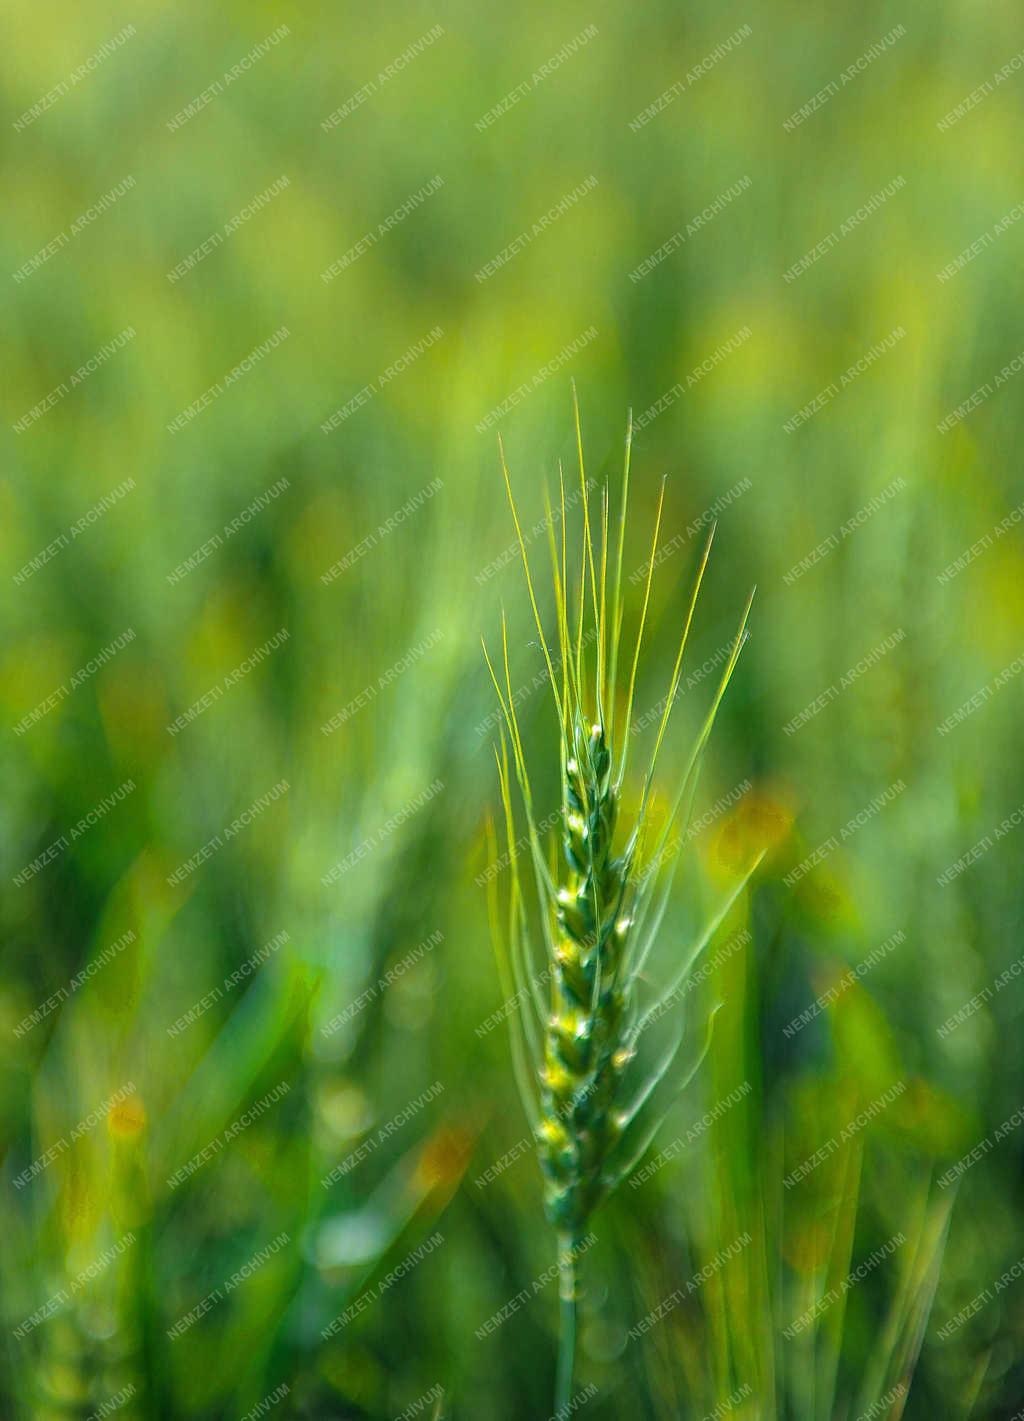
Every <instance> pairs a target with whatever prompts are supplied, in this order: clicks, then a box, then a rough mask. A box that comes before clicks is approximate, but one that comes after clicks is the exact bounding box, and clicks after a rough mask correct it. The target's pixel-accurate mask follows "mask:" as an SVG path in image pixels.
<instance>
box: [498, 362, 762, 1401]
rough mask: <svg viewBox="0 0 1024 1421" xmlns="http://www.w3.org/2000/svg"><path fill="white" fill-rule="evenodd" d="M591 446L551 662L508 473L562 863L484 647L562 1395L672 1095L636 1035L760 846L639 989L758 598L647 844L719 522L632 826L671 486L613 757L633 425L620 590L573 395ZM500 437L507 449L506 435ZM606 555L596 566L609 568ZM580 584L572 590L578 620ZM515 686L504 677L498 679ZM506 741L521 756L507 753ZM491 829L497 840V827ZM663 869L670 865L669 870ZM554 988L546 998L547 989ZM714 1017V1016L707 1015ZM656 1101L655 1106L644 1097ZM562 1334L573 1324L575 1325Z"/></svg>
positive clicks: (559, 577) (558, 566)
mask: <svg viewBox="0 0 1024 1421" xmlns="http://www.w3.org/2000/svg"><path fill="white" fill-rule="evenodd" d="M573 399H574V410H575V416H576V436H577V448H578V452H579V477H580V502H581V503H582V520H583V553H582V557H581V559H580V563H581V566H580V570H579V575H578V580H577V577H576V575H575V574H573V587H572V593H571V594H570V587H569V580H568V579H569V570H568V567H567V552H566V493H565V481H564V478H563V476H562V473H561V470H560V471H559V483H560V493H561V509H560V514H561V519H560V521H561V541H560V546H559V543H558V540H557V539H556V536H555V533H554V523H555V518H554V515H553V513H552V510H551V508H550V504H549V505H548V518H547V526H548V530H549V544H550V556H551V566H552V580H553V585H554V599H555V611H556V616H557V625H558V638H557V643H556V646H557V657H558V664H557V665H556V661H555V659H554V658H553V656H552V651H551V646H550V644H549V641H548V638H547V637H546V635H545V632H544V627H543V622H542V618H541V613H540V608H539V606H538V602H537V595H536V589H535V583H534V578H533V574H532V572H531V568H530V561H529V556H528V553H527V548H526V541H525V539H524V537H523V533H522V528H521V526H520V522H519V516H518V513H517V510H516V505H515V500H514V498H513V495H512V488H511V483H510V480H509V474H508V469H507V466H506V463H505V456H504V450H503V449H502V450H501V465H502V473H503V476H504V480H505V486H506V490H507V492H508V498H509V504H510V506H511V509H512V517H513V521H514V523H515V528H516V534H517V537H518V541H519V547H520V552H521V554H522V560H523V567H524V570H525V573H526V584H527V589H528V593H529V599H530V605H531V608H532V611H533V617H534V621H535V624H536V628H537V632H538V634H539V638H540V645H541V649H542V651H543V655H544V660H545V665H546V670H547V678H548V680H549V682H550V685H551V691H552V695H553V700H554V705H555V711H556V716H557V720H558V729H559V746H560V755H559V763H560V770H561V776H560V778H561V810H560V816H559V817H560V840H561V843H560V850H561V859H562V868H561V870H560V871H559V870H557V869H556V868H555V866H554V863H553V862H552V861H551V860H550V859H549V857H548V856H547V855H546V854H545V846H544V845H543V844H542V842H541V839H540V834H539V831H538V829H537V819H536V815H535V813H534V806H533V796H532V791H531V787H530V778H529V773H528V769H527V765H526V760H525V756H524V753H523V744H522V739H521V736H520V730H519V723H518V717H517V713H516V697H515V696H514V694H513V691H512V682H511V676H510V672H509V657H508V630H507V625H506V623H505V619H504V616H503V617H502V667H501V671H502V676H501V677H499V674H498V672H497V671H496V670H495V666H494V662H493V661H492V660H491V657H490V656H489V654H488V652H487V647H486V644H485V646H484V655H485V657H486V658H487V665H488V668H489V670H490V672H491V677H492V679H493V681H494V686H495V690H496V691H497V694H498V699H499V701H500V703H501V708H502V715H503V720H504V729H503V732H502V736H501V743H500V747H499V748H498V750H497V751H496V757H497V762H498V774H499V780H500V785H501V794H502V803H503V808H504V818H505V829H506V833H507V838H508V859H509V864H510V868H511V872H510V879H511V883H512V887H511V892H510V894H509V905H508V924H507V929H506V930H504V931H503V930H502V929H501V927H500V924H499V918H500V914H499V909H498V902H497V888H496V884H495V881H494V879H493V878H492V880H491V883H490V895H491V898H490V911H491V924H492V934H493V936H494V938H495V944H496V949H497V955H498V965H499V971H500V974H501V979H502V985H503V988H504V989H505V990H506V992H507V993H508V994H509V995H510V996H511V995H513V994H514V995H515V997H516V999H517V1000H518V1001H519V1002H521V1003H523V1006H522V1009H521V1010H520V1011H518V1012H516V1013H515V1014H514V1016H513V1022H512V1049H513V1061H514V1064H515V1069H516V1076H517V1080H518V1083H519V1088H520V1093H521V1095H522V1096H523V1103H524V1106H525V1108H526V1111H527V1114H528V1116H529V1118H530V1121H531V1124H532V1126H533V1129H534V1132H535V1135H536V1138H537V1142H538V1155H539V1160H540V1165H541V1169H542V1172H543V1175H544V1203H545V1212H546V1214H547V1217H548V1219H549V1221H550V1222H551V1223H552V1224H553V1225H554V1227H555V1229H556V1230H557V1233H558V1240H559V1263H560V1296H561V1302H562V1325H563V1334H562V1352H561V1357H560V1374H559V1383H558V1389H557V1396H556V1403H557V1404H559V1405H564V1403H565V1401H566V1400H567V1398H568V1394H569V1387H570V1385H571V1371H572V1346H573V1343H572V1335H573V1330H574V1326H575V1299H576V1266H575V1263H576V1258H577V1256H578V1252H579V1249H580V1245H581V1243H582V1241H583V1239H584V1236H585V1234H586V1232H587V1227H588V1223H589V1220H590V1218H591V1215H592V1214H593V1212H594V1210H595V1209H596V1208H597V1207H598V1205H599V1204H600V1203H601V1201H602V1200H603V1199H604V1198H605V1197H606V1196H607V1195H608V1194H609V1193H611V1192H612V1190H614V1188H615V1187H616V1185H617V1184H618V1183H619V1182H620V1181H621V1180H622V1179H623V1178H624V1177H625V1175H627V1174H628V1173H630V1172H631V1170H632V1169H633V1168H634V1167H635V1165H636V1164H637V1163H638V1161H639V1159H640V1158H641V1157H642V1155H643V1153H644V1152H645V1151H646V1149H647V1147H648V1146H649V1144H650V1142H651V1140H652V1139H653V1135H654V1133H655V1131H656V1130H657V1127H658V1124H660V1119H659V1118H655V1119H654V1120H653V1121H652V1119H651V1118H650V1117H651V1114H652V1112H655V1113H657V1112H660V1115H661V1116H663V1114H664V1109H665V1108H666V1106H665V1103H664V1102H660V1101H656V1100H655V1099H654V1097H655V1093H656V1091H657V1087H658V1086H659V1084H660V1083H661V1082H662V1081H663V1080H666V1081H668V1080H669V1077H670V1072H671V1070H672V1066H673V1064H674V1062H675V1060H676V1058H677V1055H678V1053H679V1050H680V1048H681V1046H682V1043H683V1033H682V1032H681V1031H680V1032H679V1034H678V1035H677V1037H676V1039H675V1041H674V1044H673V1045H672V1046H671V1048H670V1050H669V1051H668V1053H667V1054H666V1055H665V1057H664V1058H663V1060H662V1061H661V1062H660V1064H659V1065H657V1066H656V1067H655V1068H654V1070H653V1071H652V1072H650V1073H649V1074H648V1076H647V1077H646V1079H643V1080H641V1081H640V1082H639V1083H634V1082H633V1080H632V1074H633V1073H632V1072H631V1070H630V1067H631V1065H632V1063H633V1061H634V1059H635V1056H636V1041H637V1038H638V1036H639V1034H640V1032H641V1031H642V1030H643V1028H644V1026H645V1024H646V1022H647V1021H648V1020H649V1019H650V1017H651V1016H653V1015H654V1014H655V1013H656V1012H658V1011H659V1008H661V1006H662V1005H663V1004H664V1003H665V1002H666V1001H667V999H669V998H670V997H672V996H673V994H674V993H678V992H679V989H680V987H681V986H682V984H683V982H684V981H685V978H686V976H687V974H688V973H689V971H690V969H691V968H692V966H693V964H694V962H695V960H696V958H697V956H698V955H699V953H700V952H701V951H702V950H703V948H704V947H705V946H706V944H707V942H708V941H709V940H710V938H711V936H712V934H713V933H714V931H715V930H716V928H717V927H718V925H719V923H720V922H721V921H722V919H723V918H724V917H725V915H726V913H727V912H728V911H729V909H730V907H731V906H732V904H733V903H734V902H735V899H736V897H737V896H738V895H739V893H740V892H741V891H742V889H743V886H744V885H745V883H746V881H747V879H748V878H749V876H750V874H751V873H752V872H753V871H754V869H755V868H756V867H757V863H759V862H760V859H758V860H757V861H756V862H755V863H754V864H752V865H751V866H750V868H749V870H748V871H747V873H746V874H745V875H744V876H743V877H742V878H741V880H740V882H739V883H738V884H737V885H736V886H735V888H734V890H733V891H732V892H731V893H730V894H729V896H728V898H727V900H726V902H725V903H724V905H723V906H722V907H721V908H720V910H719V911H718V912H717V913H716V914H715V916H714V919H713V920H712V922H711V923H710V924H708V925H707V927H706V928H705V930H704V931H703V932H702V933H701V934H700V936H699V938H698V940H697V942H696V943H695V944H694V945H693V946H692V947H691V949H690V951H689V952H688V954H687V955H686V956H685V958H684V960H683V962H682V964H681V965H680V966H678V967H677V970H676V972H675V973H674V974H673V976H672V979H671V981H670V982H669V983H668V985H667V987H666V988H665V989H664V991H663V992H662V994H661V995H660V997H659V998H658V999H657V1000H655V1001H654V1002H653V1003H651V1004H648V1005H642V1004H641V1000H640V991H639V988H640V985H641V973H642V972H643V969H644V966H645V964H646V961H647V958H648V954H649V952H650V950H651V947H652V946H653V944H654V941H655V938H656V936H657V934H658V929H659V927H660V923H661V919H662V916H663V914H664V913H665V911H666V908H667V905H668V901H669V892H670V889H671V881H672V875H673V872H674V867H675V863H676V861H677V855H676V854H675V853H674V852H673V846H672V845H670V836H671V834H672V832H673V829H674V828H675V826H676V825H677V823H678V822H679V820H680V817H681V815H682V818H684V819H686V818H688V816H689V809H690V804H691V802H692V799H693V792H694V789H695V786H696V779H697V774H698V772H699V768H700V762H701V757H702V754H703V751H704V747H705V745H706V743H707V739H708V736H709V735H710V732H711V728H712V725H713V724H714V719H715V715H716V713H717V710H718V707H719V705H720V703H721V700H722V697H723V695H724V694H725V690H726V687H727V686H728V684H729V680H730V678H731V676H732V673H733V670H734V668H735V665H736V660H737V658H738V656H739V653H740V649H741V647H742V646H743V643H744V641H745V639H746V625H747V617H748V615H749V611H750V605H751V601H752V599H753V592H751V594H750V598H748V600H747V604H746V607H745V609H744V612H743V616H742V619H741V622H740V626H739V630H738V632H737V634H736V638H735V641H734V643H733V645H732V648H731V650H730V654H729V656H728V658H727V660H726V664H725V668H724V671H723V674H722V678H721V682H720V684H719V686H718V690H717V693H716V695H715V697H714V700H713V703H712V706H711V709H710V711H709V712H708V714H707V717H706V719H705V721H704V723H703V726H702V728H701V730H700V732H699V734H698V736H697V739H696V741H695V743H694V745H693V747H692V750H691V753H690V756H689V760H688V763H687V766H686V769H685V772H684V774H683V777H682V782H681V784H680V785H679V786H678V788H677V790H676V794H675V798H674V801H673V802H672V805H671V809H670V812H669V813H668V815H667V816H666V818H665V821H664V823H663V824H662V825H661V827H660V829H659V830H658V833H657V835H656V836H655V842H654V846H653V850H652V851H651V852H650V853H646V852H645V845H646V843H647V840H648V838H649V837H650V833H649V831H650V825H649V822H648V815H649V810H650V806H651V795H652V790H653V785H654V774H655V768H656V764H657V760H658V756H659V752H660V750H661V747H662V742H663V740H664V736H665V732H666V729H667V727H668V722H669V716H670V713H671V710H672V705H673V702H674V700H675V697H676V693H677V691H678V688H679V681H680V677H681V674H682V664H683V654H684V651H685V648H686V642H687V638H688V636H689V632H690V626H691V623H692V621H693V615H694V610H695V607H696V604H697V598H698V594H699V591H700V585H701V581H702V578H703V575H704V570H705V568H706V566H707V561H708V556H709V553H710V550H711V541H712V538H713V536H714V527H712V528H711V531H710V533H709V536H708V539H707V542H706V545H705V547H704V550H703V553H702V556H701V559H700V562H699V565H698V569H697V574H696V577H695V579H694V584H693V587H692V590H691V594H690V597H689V602H688V606H687V610H686V615H685V619H684V623H683V631H682V636H681V640H680V645H679V651H678V654H677V656H676V661H675V665H674V668H673V672H672V677H671V682H670V685H669V691H668V695H667V696H666V698H665V701H664V704H663V709H662V712H661V717H660V723H659V726H658V731H657V735H656V738H655V743H654V748H653V752H652V755H651V759H650V762H649V764H648V767H647V769H646V771H645V774H644V776H643V781H642V787H641V794H640V802H639V808H638V810H637V814H636V818H635V820H634V822H633V823H632V824H630V825H628V826H627V825H623V824H622V823H620V822H619V821H620V807H621V804H622V787H623V781H624V777H625V772H626V761H627V748H628V745H629V741H630V725H631V721H632V715H633V701H634V694H635V690H636V677H637V667H638V665H639V661H640V652H641V647H642V644H643V635H644V627H645V624H646V620H647V609H648V605H649V600H650V590H651V579H652V574H653V570H654V566H655V563H656V561H657V549H658V536H659V532H660V527H661V517H662V509H663V505H664V483H662V488H661V495H660V497H659V502H658V513H657V518H656V521H655V528H654V534H653V539H652V544H651V552H650V557H649V559H648V561H647V563H646V574H645V583H644V593H643V601H642V604H641V609H640V617H639V626H638V631H637V636H636V641H635V646H634V651H633V656H632V660H631V665H630V671H629V676H628V680H627V681H626V687H625V689H626V712H625V724H624V726H623V730H622V734H621V737H620V739H621V746H622V749H621V752H620V753H619V755H618V760H617V762H616V754H615V744H616V733H615V725H614V713H615V703H616V692H617V689H618V668H619V648H620V642H621V634H622V627H623V593H622V562H623V549H624V541H625V527H626V510H627V503H628V493H629V462H630V449H631V443H632V422H631V421H630V425H629V428H628V429H627V435H626V455H625V468H624V473H623V487H622V498H621V504H620V513H619V524H618V536H617V547H616V549H615V553H614V573H613V578H614V580H613V587H612V595H611V603H610V606H609V602H608V596H607V583H608V562H609V530H608V522H609V518H608V505H609V499H608V490H607V486H606V487H605V489H604V491H603V494H602V502H601V536H600V548H599V558H598V559H595V537H594V535H593V532H592V529H591V518H590V498H589V492H590V490H589V487H588V484H587V480H586V477H585V474H584V466H583V449H582V437H581V432H580V420H579V406H578V403H577V402H576V399H575V388H574V390H573ZM499 447H500V446H499ZM598 563H599V570H598ZM570 595H572V597H573V599H574V600H575V601H576V603H577V607H576V608H574V610H573V614H572V626H571V627H570V610H569V601H570ZM587 621H590V623H591V628H592V635H591V636H590V637H589V640H591V641H593V643H594V645H595V653H594V657H593V660H594V663H595V664H594V680H593V684H592V686H591V684H590V682H589V673H588V672H587V669H586V662H585V657H584V646H585V643H586V641H587V640H588V637H587V634H586V633H585V630H584V628H585V623H586V622H587ZM502 682H504V684H502ZM510 752H511V763H510ZM513 778H514V779H515V781H516V783H517V784H518V787H519V790H520V792H521V797H522V800H523V806H524V809H525V812H526V817H527V842H528V845H529V854H528V857H529V859H530V861H531V863H532V868H533V877H534V879H535V883H536V889H537V893H538V897H539V905H540V922H541V925H542V928H543V932H544V938H545V947H546V958H547V962H546V966H544V967H543V968H540V967H539V966H538V964H537V961H536V957H535V954H534V952H533V951H532V950H531V946H530V941H529V932H528V928H527V917H526V912H525V905H524V902H523V875H522V874H521V873H520V870H519V853H518V848H517V842H519V841H517V838H516V830H515V814H514V810H513V805H512V781H513ZM491 842H492V844H493V843H494V836H493V832H492V834H491ZM663 870H664V871H663ZM545 985H546V986H547V988H548V990H547V993H546V995H545V993H544V992H542V990H541V988H542V986H545ZM712 1016H713V1014H712ZM710 1025H711V1022H710V1020H709V1022H708V1031H707V1033H705V1039H704V1045H703V1049H702V1050H701V1051H699V1053H698V1055H697V1057H696V1059H695V1060H694V1061H693V1062H692V1063H691V1066H690V1069H689V1070H688V1071H686V1072H685V1073H683V1075H682V1079H681V1080H679V1079H677V1080H675V1081H670V1083H669V1089H670V1090H671V1091H672V1095H673V1097H674V1095H675V1094H676V1093H678V1091H679V1090H680V1089H682V1087H683V1086H685V1084H686V1083H687V1082H688V1081H689V1080H690V1079H692V1076H693V1073H694V1071H695V1070H696V1069H697V1067H698V1066H699V1064H700V1060H701V1059H702V1058H703V1054H704V1051H706V1049H707V1044H708V1042H709V1040H710ZM648 1106H649V1108H648V1109H645V1107H648ZM567 1334H568V1336H567Z"/></svg>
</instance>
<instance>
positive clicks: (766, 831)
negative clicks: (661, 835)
mask: <svg viewBox="0 0 1024 1421" xmlns="http://www.w3.org/2000/svg"><path fill="white" fill-rule="evenodd" d="M792 827H793V812H792V810H791V808H790V806H789V803H788V802H787V797H786V795H785V792H784V791H782V790H775V789H753V790H751V791H750V793H749V794H746V795H744V797H743V799H741V800H740V802H739V804H738V805H737V806H736V808H735V809H734V810H733V812H732V813H731V814H729V815H727V816H726V818H725V819H724V820H723V821H722V823H721V825H720V826H719V827H718V828H717V829H716V831H715V834H714V838H713V839H712V841H711V847H710V850H709V858H710V861H711V866H712V868H713V869H714V870H716V871H717V872H719V873H721V874H722V876H723V877H727V878H734V877H735V876H736V875H737V874H739V873H744V872H746V870H747V869H748V868H749V867H750V864H751V862H752V860H754V859H755V858H757V856H758V854H760V853H762V852H767V853H769V854H770V853H773V852H774V850H775V849H777V848H778V847H779V845H780V844H781V843H782V842H783V841H784V840H785V839H786V838H787V836H788V834H789V831H790V829H791V828H792Z"/></svg>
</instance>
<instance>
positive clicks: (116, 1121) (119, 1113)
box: [107, 1095, 146, 1140]
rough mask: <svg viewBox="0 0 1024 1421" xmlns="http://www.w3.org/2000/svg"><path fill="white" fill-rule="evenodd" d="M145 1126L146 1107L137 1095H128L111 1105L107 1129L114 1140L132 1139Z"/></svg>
mask: <svg viewBox="0 0 1024 1421" xmlns="http://www.w3.org/2000/svg"><path fill="white" fill-rule="evenodd" d="M145 1128H146V1107H145V1106H144V1105H143V1103H142V1100H141V1099H140V1097H139V1096H138V1095H130V1096H129V1097H128V1099H127V1100H122V1101H119V1102H118V1103H117V1105H115V1106H113V1108H112V1109H111V1111H110V1113H109V1114H108V1116H107V1129H108V1130H109V1132H110V1134H111V1136H112V1137H113V1139H115V1140H134V1139H137V1137H138V1136H139V1135H141V1134H142V1132H143V1130H144V1129H145Z"/></svg>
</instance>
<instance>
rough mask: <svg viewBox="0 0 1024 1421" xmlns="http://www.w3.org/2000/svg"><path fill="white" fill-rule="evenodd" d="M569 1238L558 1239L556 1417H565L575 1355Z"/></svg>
mask: <svg viewBox="0 0 1024 1421" xmlns="http://www.w3.org/2000/svg"><path fill="white" fill-rule="evenodd" d="M575 1242H576V1241H575V1239H574V1238H573V1236H572V1235H571V1234H566V1233H560V1234H559V1235H558V1298H559V1329H558V1378H557V1381H556V1383H555V1414H556V1416H559V1417H562V1416H567V1415H568V1414H569V1413H568V1407H569V1400H570V1398H571V1395H572V1368H573V1359H574V1357H575V1353H576V1253H575Z"/></svg>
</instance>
